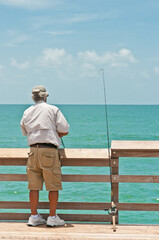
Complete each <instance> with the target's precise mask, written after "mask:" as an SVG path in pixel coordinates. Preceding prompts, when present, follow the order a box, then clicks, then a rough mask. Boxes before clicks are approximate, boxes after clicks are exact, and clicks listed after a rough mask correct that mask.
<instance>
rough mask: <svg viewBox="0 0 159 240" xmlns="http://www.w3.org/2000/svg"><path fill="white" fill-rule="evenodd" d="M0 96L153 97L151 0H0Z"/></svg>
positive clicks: (157, 71) (66, 100) (22, 99)
mask: <svg viewBox="0 0 159 240" xmlns="http://www.w3.org/2000/svg"><path fill="white" fill-rule="evenodd" d="M0 36H1V37H0V86H1V87H0V92H1V93H0V103H1V104H4V103H15V104H18V103H22V104H23V103H32V100H31V97H30V96H31V89H32V87H33V86H35V85H44V86H45V87H46V88H47V90H48V92H49V94H50V96H49V103H55V104H104V97H103V84H102V76H101V73H100V72H99V69H101V68H104V73H105V81H106V92H107V102H108V104H159V1H158V0H34V1H33V0H0Z"/></svg>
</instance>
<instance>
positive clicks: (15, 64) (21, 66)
mask: <svg viewBox="0 0 159 240" xmlns="http://www.w3.org/2000/svg"><path fill="white" fill-rule="evenodd" d="M11 65H12V66H13V67H16V68H18V69H21V70H26V69H27V68H28V67H29V62H28V61H26V62H22V63H18V62H17V61H16V59H15V58H12V59H11Z"/></svg>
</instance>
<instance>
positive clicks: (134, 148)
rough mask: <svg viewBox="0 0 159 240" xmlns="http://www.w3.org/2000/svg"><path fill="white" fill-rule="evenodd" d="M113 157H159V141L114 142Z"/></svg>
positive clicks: (112, 145) (112, 144) (112, 147)
mask: <svg viewBox="0 0 159 240" xmlns="http://www.w3.org/2000/svg"><path fill="white" fill-rule="evenodd" d="M111 156H112V157H159V141H112V143H111Z"/></svg>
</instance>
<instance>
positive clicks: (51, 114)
mask: <svg viewBox="0 0 159 240" xmlns="http://www.w3.org/2000/svg"><path fill="white" fill-rule="evenodd" d="M20 125H21V130H22V133H23V135H24V136H27V140H28V145H32V144H35V143H52V144H54V145H56V146H57V147H59V146H60V137H59V136H58V133H57V132H60V133H67V132H68V131H69V125H68V123H67V121H66V119H65V117H64V116H63V114H62V113H61V111H60V110H59V108H57V107H56V106H53V105H49V104H47V103H45V102H44V101H38V102H37V103H36V104H35V105H33V106H31V107H29V108H28V109H26V110H25V111H24V114H23V117H22V119H21V122H20Z"/></svg>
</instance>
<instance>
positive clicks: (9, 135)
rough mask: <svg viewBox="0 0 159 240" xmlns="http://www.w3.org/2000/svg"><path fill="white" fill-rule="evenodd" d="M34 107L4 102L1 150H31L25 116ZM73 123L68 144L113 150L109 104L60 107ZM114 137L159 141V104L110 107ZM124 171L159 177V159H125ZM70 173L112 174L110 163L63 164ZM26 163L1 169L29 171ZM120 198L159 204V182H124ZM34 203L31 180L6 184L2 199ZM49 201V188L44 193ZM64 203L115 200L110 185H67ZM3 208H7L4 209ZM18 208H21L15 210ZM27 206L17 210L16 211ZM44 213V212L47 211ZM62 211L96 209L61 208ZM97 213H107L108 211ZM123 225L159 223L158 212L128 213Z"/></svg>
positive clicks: (0, 109) (122, 214) (121, 217)
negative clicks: (109, 143) (109, 145)
mask: <svg viewBox="0 0 159 240" xmlns="http://www.w3.org/2000/svg"><path fill="white" fill-rule="evenodd" d="M28 107H29V105H0V148H26V147H27V140H26V138H25V137H23V136H22V133H21V130H20V125H19V122H20V119H21V117H22V114H23V111H24V110H25V109H26V108H28ZM58 107H59V108H60V109H61V111H62V112H63V113H64V115H65V117H66V119H67V120H68V122H69V124H70V133H69V135H68V136H66V137H64V138H63V140H64V143H65V147H66V148H107V137H106V136H107V134H106V120H105V108H104V106H103V105H58ZM108 120H109V134H110V141H111V140H159V106H157V105H153V106H151V105H150V106H147V105H109V106H108ZM119 168H120V174H123V175H127V174H132V175H133V174H138V175H158V174H159V159H158V158H152V159H150V158H137V159H136V158H135V159H134V158H126V159H124V158H121V159H120V166H119ZM62 171H63V173H64V174H109V169H108V168H105V167H99V168H97V167H78V168H75V167H62ZM25 172H26V169H25V167H10V166H0V173H22V174H23V173H24V174H25ZM119 191H120V194H119V201H120V202H142V203H159V184H158V183H153V184H152V183H150V184H146V183H138V184H135V183H120V184H119ZM5 200H7V201H8V200H10V201H28V200H29V197H28V190H27V183H26V182H0V201H5ZM40 201H47V192H46V191H45V187H44V191H42V192H40ZM59 201H66V202H67V201H74V202H76V201H77V202H110V184H109V183H63V190H62V191H60V198H59ZM0 211H1V212H3V211H2V210H0ZM12 211H13V212H14V211H15V210H12ZM18 211H19V212H21V211H22V210H17V211H16V212H18ZM41 212H44V210H42V211H41ZM58 212H62V213H70V212H72V213H90V211H82V212H81V211H69V210H67V211H66V210H65V211H64V210H63V211H62V210H58ZM91 213H99V214H106V212H104V211H97V212H96V211H92V212H91ZM119 221H120V223H139V224H159V213H158V212H134V211H123V212H120V214H119Z"/></svg>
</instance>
